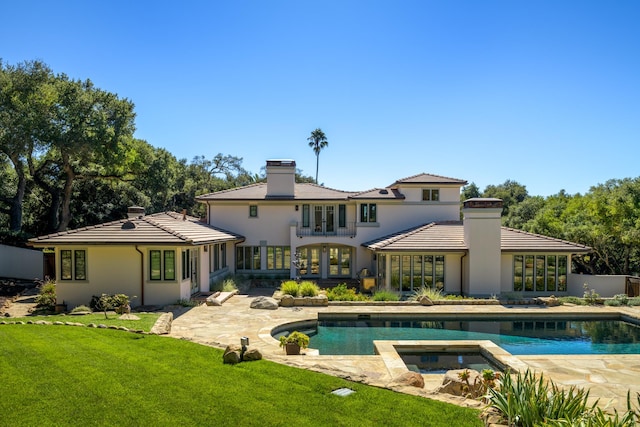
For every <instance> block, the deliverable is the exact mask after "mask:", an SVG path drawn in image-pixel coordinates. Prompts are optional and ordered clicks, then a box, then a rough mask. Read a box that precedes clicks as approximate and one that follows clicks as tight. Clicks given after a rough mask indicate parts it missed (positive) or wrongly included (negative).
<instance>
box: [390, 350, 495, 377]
mask: <svg viewBox="0 0 640 427" xmlns="http://www.w3.org/2000/svg"><path fill="white" fill-rule="evenodd" d="M398 354H399V355H400V357H401V358H402V361H403V362H404V364H405V365H406V366H407V368H408V369H409V370H410V371H414V372H419V373H421V374H444V373H446V372H447V371H449V370H451V369H467V368H468V369H474V370H476V371H478V372H482V371H483V370H484V369H490V370H492V371H499V370H500V369H499V368H498V367H497V366H495V365H494V364H492V363H491V362H490V361H488V360H487V359H485V358H484V357H483V356H482V355H481V354H479V353H433V352H425V351H409V352H407V351H401V352H399V353H398Z"/></svg>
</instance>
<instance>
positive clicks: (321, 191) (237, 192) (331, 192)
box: [196, 183, 354, 202]
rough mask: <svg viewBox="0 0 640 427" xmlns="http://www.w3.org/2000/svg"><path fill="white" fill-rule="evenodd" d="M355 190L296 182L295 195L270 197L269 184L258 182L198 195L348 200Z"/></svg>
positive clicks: (204, 197) (207, 197) (202, 199)
mask: <svg viewBox="0 0 640 427" xmlns="http://www.w3.org/2000/svg"><path fill="white" fill-rule="evenodd" d="M352 194H354V193H353V192H350V191H341V190H335V189H333V188H328V187H323V186H321V185H317V184H311V183H296V184H295V186H294V196H293V197H286V196H285V197H282V196H278V197H268V196H267V184H266V183H257V184H251V185H247V186H245V187H238V188H232V189H229V190H222V191H216V192H215V193H209V194H203V195H201V196H198V197H196V200H198V201H199V202H206V201H208V200H225V201H233V200H238V201H243V200H270V199H275V200H347V199H348V198H349V197H350V196H351V195H352Z"/></svg>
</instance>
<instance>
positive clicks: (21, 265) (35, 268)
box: [0, 245, 44, 280]
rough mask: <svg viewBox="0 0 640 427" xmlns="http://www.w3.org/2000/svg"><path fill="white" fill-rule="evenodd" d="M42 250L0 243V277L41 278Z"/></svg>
mask: <svg viewBox="0 0 640 427" xmlns="http://www.w3.org/2000/svg"><path fill="white" fill-rule="evenodd" d="M43 268H44V260H43V255H42V251H40V250H33V249H24V248H16V247H14V246H6V245H0V277H7V278H11V279H24V280H33V279H42V278H43V275H44V273H43Z"/></svg>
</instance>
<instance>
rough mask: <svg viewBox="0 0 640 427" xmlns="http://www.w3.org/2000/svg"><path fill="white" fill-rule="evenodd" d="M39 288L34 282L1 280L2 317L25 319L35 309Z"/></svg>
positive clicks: (0, 307)
mask: <svg viewBox="0 0 640 427" xmlns="http://www.w3.org/2000/svg"><path fill="white" fill-rule="evenodd" d="M37 295H38V287H37V284H36V283H34V282H25V281H16V280H9V279H0V317H23V316H27V315H29V314H30V312H31V309H32V308H33V307H35V305H36V302H35V299H36V296H37Z"/></svg>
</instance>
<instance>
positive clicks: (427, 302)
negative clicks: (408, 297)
mask: <svg viewBox="0 0 640 427" xmlns="http://www.w3.org/2000/svg"><path fill="white" fill-rule="evenodd" d="M418 302H419V303H420V305H427V306H428V305H433V301H431V298H429V297H428V296H426V295H423V296H421V297H420V299H418Z"/></svg>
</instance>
